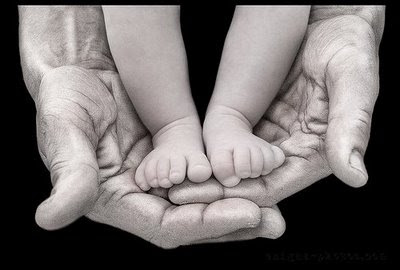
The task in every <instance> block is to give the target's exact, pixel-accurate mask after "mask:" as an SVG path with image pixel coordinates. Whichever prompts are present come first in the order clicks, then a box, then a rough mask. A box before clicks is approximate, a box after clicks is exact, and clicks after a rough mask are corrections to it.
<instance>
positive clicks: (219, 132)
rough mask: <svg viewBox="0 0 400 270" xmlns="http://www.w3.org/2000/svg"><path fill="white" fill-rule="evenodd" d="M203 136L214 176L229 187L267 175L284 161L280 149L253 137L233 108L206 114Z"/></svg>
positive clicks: (248, 124)
mask: <svg viewBox="0 0 400 270" xmlns="http://www.w3.org/2000/svg"><path fill="white" fill-rule="evenodd" d="M203 136H204V141H205V144H206V148H207V156H208V158H209V160H210V163H211V167H212V171H213V174H214V176H215V178H216V179H217V180H218V181H219V182H221V184H223V185H224V186H226V187H233V186H235V185H237V184H238V183H239V182H240V179H245V178H249V177H250V178H256V177H259V176H261V175H267V174H269V173H270V172H271V171H272V170H273V169H274V168H277V167H279V166H280V165H282V163H283V162H284V160H285V156H284V154H283V152H282V150H281V149H280V148H279V147H276V146H274V145H272V144H269V143H268V142H266V141H264V140H263V139H261V138H259V137H257V136H255V135H254V134H252V127H251V124H250V122H249V121H247V119H246V118H245V117H244V116H243V115H242V114H241V113H239V112H238V111H236V110H234V109H231V108H225V107H221V108H215V109H213V110H212V111H210V112H209V113H207V116H206V120H205V122H204V127H203Z"/></svg>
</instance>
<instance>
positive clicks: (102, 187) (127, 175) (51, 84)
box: [36, 66, 284, 248]
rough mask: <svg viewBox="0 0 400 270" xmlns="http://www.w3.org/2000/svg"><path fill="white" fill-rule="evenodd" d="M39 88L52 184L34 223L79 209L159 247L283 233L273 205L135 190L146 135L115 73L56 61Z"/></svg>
mask: <svg viewBox="0 0 400 270" xmlns="http://www.w3.org/2000/svg"><path fill="white" fill-rule="evenodd" d="M39 93H40V94H39V96H38V97H37V110H38V114H37V118H38V119H37V120H38V121H37V122H38V144H39V150H40V154H41V156H42V159H43V161H44V162H45V164H46V166H47V167H48V168H49V170H50V172H51V174H52V175H51V178H52V181H53V185H54V189H53V192H52V195H51V196H50V198H49V199H47V200H46V201H44V202H43V203H42V204H41V205H40V206H39V207H38V209H37V212H36V221H37V223H38V224H39V225H40V226H41V227H44V228H46V229H57V228H60V227H62V226H65V225H67V224H69V223H71V222H72V221H74V220H75V219H77V218H79V217H80V216H82V215H86V216H87V217H89V218H90V219H92V220H94V221H97V222H101V223H105V224H109V225H111V226H115V227H118V228H120V229H123V230H125V231H128V232H130V233H132V234H134V235H137V236H139V237H142V238H144V239H146V240H148V241H150V242H152V243H154V244H156V245H159V246H162V247H166V248H171V247H176V246H179V245H182V244H189V243H194V242H198V241H204V240H207V239H208V241H210V239H212V241H227V240H236V239H251V238H255V237H259V236H263V237H269V238H276V237H279V236H280V235H281V234H282V233H283V231H284V221H283V219H282V217H281V215H280V214H279V212H278V211H277V210H274V209H270V208H264V209H262V210H261V209H260V208H259V207H258V206H256V205H255V204H254V203H252V202H250V201H247V200H244V199H228V200H221V201H218V202H215V203H212V204H209V205H208V204H199V203H197V204H192V205H185V206H178V207H177V206H175V205H172V204H171V203H170V202H168V201H167V200H165V199H163V197H165V196H166V194H165V190H164V191H161V192H158V193H157V191H155V192H156V195H157V196H154V195H151V194H146V193H143V192H142V191H141V190H140V189H139V188H138V187H137V186H136V184H135V183H134V178H133V177H134V175H135V171H136V168H137V167H138V165H139V164H140V162H141V161H142V159H143V158H144V157H145V156H146V155H147V154H148V153H149V152H150V151H151V149H152V144H151V138H150V135H149V134H148V132H147V131H146V128H145V127H144V126H143V125H142V124H141V122H140V120H139V118H138V116H137V114H136V112H135V111H134V109H133V106H132V104H131V102H130V100H129V98H128V97H127V94H126V92H125V90H124V89H123V87H122V84H121V81H120V79H119V76H118V74H117V73H116V72H114V71H103V70H88V69H83V68H80V67H73V66H66V67H61V68H57V69H54V70H51V71H50V72H49V73H47V74H46V75H45V76H44V78H43V80H42V84H41V89H40V92H39ZM227 220H229V221H230V222H229V223H227V222H226V221H227ZM271 224H274V226H271Z"/></svg>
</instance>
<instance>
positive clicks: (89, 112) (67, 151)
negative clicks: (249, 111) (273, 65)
mask: <svg viewBox="0 0 400 270" xmlns="http://www.w3.org/2000/svg"><path fill="white" fill-rule="evenodd" d="M19 12H20V23H19V26H20V38H19V40H20V52H21V66H22V69H23V71H24V80H25V82H26V85H27V88H28V90H29V93H30V94H31V96H32V98H33V100H34V101H35V103H36V108H37V119H38V121H37V131H38V132H37V134H38V138H37V140H38V145H39V151H40V154H41V157H42V159H43V161H44V163H45V164H46V166H47V167H48V169H49V171H50V176H51V181H52V184H53V186H54V189H53V191H52V192H51V195H50V196H49V198H48V199H47V200H45V201H44V202H43V203H42V204H40V206H39V207H38V209H37V212H36V222H37V223H38V225H39V226H41V227H42V228H44V229H47V230H54V229H60V228H62V227H64V226H67V225H68V224H70V223H72V222H74V221H75V220H76V219H78V218H79V217H81V216H83V215H86V216H87V217H89V218H90V219H91V220H93V221H96V222H101V223H105V224H108V225H110V226H114V227H118V228H120V229H122V230H125V231H127V232H130V233H132V234H134V235H137V236H139V237H142V238H144V239H146V240H147V241H150V242H152V243H154V244H156V245H158V246H161V247H164V248H171V247H176V246H179V245H187V244H190V243H193V242H196V243H198V242H203V241H204V240H207V241H233V240H243V239H252V238H255V237H268V238H276V237H278V236H279V235H281V234H282V233H283V231H284V227H285V226H284V221H283V218H282V216H281V215H280V213H279V211H277V210H274V209H272V208H266V207H262V208H261V209H259V208H257V207H255V205H254V204H253V205H251V204H249V203H248V201H247V200H242V199H239V198H247V199H249V200H251V201H253V202H255V203H256V204H257V205H259V206H265V205H271V204H274V203H276V202H278V201H280V200H282V199H284V198H286V197H288V196H290V195H292V194H294V193H296V192H298V191H300V190H302V189H304V188H306V187H308V186H309V185H311V184H312V183H314V182H316V181H318V180H320V179H322V178H324V177H326V176H327V175H328V174H330V173H334V174H335V175H336V176H337V177H338V178H339V179H341V180H342V181H343V182H344V183H346V184H348V185H350V186H353V187H360V186H362V185H364V184H365V183H366V182H367V175H368V174H367V171H366V170H365V166H364V163H363V160H362V158H363V155H364V153H365V151H366V150H367V145H368V138H369V136H368V134H369V132H370V127H371V125H370V123H371V120H372V119H371V115H372V111H373V109H374V104H375V100H376V98H377V95H378V86H379V83H378V78H379V74H378V68H377V67H378V59H379V57H378V51H379V43H380V40H381V38H382V33H383V29H384V21H385V8H384V7H382V6H377V7H375V6H356V7H353V6H332V7H329V6H323V7H321V6H314V7H313V11H312V12H311V16H310V22H309V26H308V31H307V34H306V37H305V40H304V42H303V44H304V45H303V49H301V50H300V52H299V55H298V56H297V58H296V62H295V64H294V65H293V67H292V68H291V72H290V74H291V75H289V76H288V77H287V78H286V82H285V83H284V86H283V87H282V89H281V93H280V94H279V96H278V97H277V98H276V99H275V100H274V102H273V104H272V105H271V108H270V109H269V111H268V112H267V113H266V114H265V116H264V117H263V118H262V119H261V120H260V122H259V123H258V125H257V127H256V130H255V132H256V134H257V135H259V136H260V137H261V138H263V139H265V140H268V141H274V142H275V143H276V145H280V146H281V147H282V148H283V149H284V151H285V155H286V156H287V157H286V159H287V160H286V162H285V163H284V165H283V166H281V167H280V168H279V169H277V170H274V172H273V173H271V174H269V175H268V176H266V177H263V178H258V179H255V180H249V181H242V182H241V183H240V184H239V185H238V186H236V187H234V188H223V187H221V185H220V184H219V182H217V181H215V180H213V179H210V181H206V182H204V185H205V184H207V185H208V186H200V185H199V184H193V183H190V182H187V183H186V184H188V185H178V186H174V187H173V188H172V189H171V190H170V191H172V192H169V197H170V200H172V201H173V202H175V203H176V202H178V201H180V202H181V203H186V202H191V204H190V207H185V206H176V205H171V204H169V203H168V202H167V201H166V200H163V199H162V198H160V197H157V196H153V195H150V194H146V193H143V192H142V191H141V190H140V189H139V188H137V187H136V185H135V183H134V182H133V181H131V179H132V176H131V174H132V172H134V171H135V170H136V167H137V165H138V164H139V163H140V162H141V160H142V158H143V157H144V156H146V154H147V151H150V149H151V145H150V136H148V133H147V132H146V130H145V128H144V126H143V125H141V123H140V121H139V120H138V117H137V115H136V113H135V111H134V109H133V107H132V104H131V103H130V101H129V98H126V96H127V94H126V91H125V90H124V89H123V87H122V84H121V83H120V79H119V76H118V73H116V68H115V65H114V63H113V61H112V57H111V53H110V51H109V49H108V44H107V42H106V35H105V29H104V21H103V15H102V11H101V8H100V7H95V6H85V7H81V6H79V7H78V6H68V7H58V6H44V7H36V6H35V7H21V8H20V11H19ZM321 40H322V41H324V42H321ZM66 45H73V46H66ZM344 48H345V49H344ZM339 50H340V53H338V51H339ZM346 55H347V56H352V57H344V56H346ZM340 60H342V61H340ZM328 63H330V64H329V69H326V68H327V67H328ZM82 69H84V70H82ZM349 70H350V71H351V70H352V71H353V72H349ZM360 70H363V72H359V71H360ZM324 71H327V73H324ZM71 72H73V74H71ZM77 72H78V74H84V75H85V76H77ZM88 74H91V75H90V76H89V75H88ZM354 74H356V75H357V76H354ZM325 75H328V77H329V78H330V79H329V80H328V79H327V78H326V77H325ZM44 77H45V78H46V81H47V83H46V84H44V83H43V84H42V82H43V81H44ZM62 77H65V78H66V79H62V80H60V78H62ZM305 79H307V80H311V81H317V82H318V83H319V84H320V83H325V82H326V83H327V84H326V86H327V87H328V88H327V89H323V90H324V93H325V95H326V96H327V95H328V94H329V96H331V97H334V100H335V103H330V104H329V106H327V104H325V105H326V106H325V105H322V106H321V103H324V102H325V100H326V99H321V98H311V99H309V100H307V97H308V96H310V95H309V94H311V95H312V94H313V93H315V94H318V93H319V92H318V91H314V90H313V87H315V84H310V83H308V84H306V87H304V84H303V81H304V80H305ZM332 79H334V80H333V81H332ZM93 80H95V81H96V83H95V85H96V84H98V86H97V87H96V86H95V87H93V86H94V85H93V84H92V83H89V84H88V83H87V82H88V81H90V82H93ZM51 81H53V84H52V83H50V84H49V82H51ZM115 82H117V83H115ZM103 84H104V85H105V86H106V87H107V88H108V90H107V91H105V92H101V93H102V94H106V95H105V97H106V96H108V95H109V94H112V95H113V96H114V97H113V98H111V99H109V98H104V97H103V100H104V101H105V103H104V104H105V105H107V106H102V107H101V108H100V109H99V107H97V106H94V105H93V104H91V103H88V102H86V101H87V98H86V97H87V96H89V97H91V98H93V97H95V96H96V95H98V94H96V93H97V92H98V91H94V90H98V89H102V88H103V87H104V85H103ZM40 85H43V87H39V86H40ZM102 85H103V86H102ZM46 86H47V87H46ZM71 86H73V87H71ZM65 90H68V91H65ZM53 93H54V94H53ZM72 93H74V94H78V93H82V95H79V97H78V98H77V99H76V104H75V105H74V102H72V103H71V102H65V101H66V99H65V98H63V97H65V96H66V95H71V94H72ZM101 93H99V94H101ZM39 96H40V97H41V98H39ZM100 96H101V95H100ZM46 97H47V98H46ZM317 97H318V95H317ZM96 100H97V99H96ZM347 100H352V101H353V102H352V104H351V105H352V106H351V108H350V109H351V112H352V113H351V114H342V115H341V117H335V118H333V120H332V119H328V115H331V112H332V114H334V115H340V111H341V110H342V112H343V113H345V112H348V111H349V108H346V107H345V108H343V106H340V107H338V106H337V105H338V104H341V103H342V102H344V101H347ZM325 103H326V102H325ZM303 104H307V106H303ZM288 106H292V107H293V108H294V109H295V111H293V110H288V109H287V108H288ZM110 108H111V109H112V111H113V110H114V113H112V114H115V111H117V112H118V120H116V121H111V122H110V118H109V117H106V116H109V115H110V114H109V112H110ZM113 108H114V109H113ZM82 109H84V110H82ZM101 109H102V110H101ZM307 110H311V111H312V112H314V113H316V114H319V115H321V117H323V118H324V119H323V120H322V121H323V123H324V124H323V125H324V126H325V127H326V128H325V130H323V132H320V131H319V132H318V130H312V132H311V133H301V129H300V128H299V126H300V123H299V121H300V120H301V117H300V116H301V115H302V113H303V112H304V111H307ZM324 111H328V112H329V114H326V113H325V114H324ZM362 111H364V112H365V111H367V112H369V113H368V114H365V113H364V114H362V113H360V112H362ZM333 112H334V113H333ZM78 116H80V117H78ZM82 117H83V118H84V119H86V118H87V119H88V120H89V121H88V122H82ZM305 120H306V121H308V119H305ZM313 121H316V124H318V123H320V122H321V120H320V119H315V118H312V119H310V120H309V122H308V123H307V126H309V127H318V128H320V125H314V124H313ZM58 122H60V123H58ZM366 122H367V123H369V124H368V125H365V123H366ZM46 123H53V124H51V125H49V124H46ZM92 128H93V129H92ZM115 128H116V129H118V131H119V132H118V134H119V136H118V140H117V141H118V143H105V142H110V139H113V136H112V132H111V133H110V132H107V133H105V134H103V133H98V132H101V131H104V130H114V129H115ZM60 130H62V131H63V132H61V133H60ZM293 131H294V132H293ZM60 134H61V136H60ZM65 134H71V135H72V136H68V137H67V138H66V137H65V136H64V135H65ZM144 135H145V136H144ZM339 135H340V136H339ZM320 136H321V137H325V136H326V137H329V138H330V139H329V140H327V141H326V142H324V144H322V145H321V140H320V139H319V138H318V137H320ZM69 138H71V140H69ZM66 139H67V140H66ZM89 140H90V143H92V144H93V146H94V147H96V148H95V149H88V153H89V154H88V155H81V154H79V153H85V151H84V150H83V149H82V147H81V146H87V145H89V144H90V143H89ZM111 141H112V140H111ZM283 144H284V146H283ZM143 145H145V146H146V147H143ZM75 146H78V147H75ZM103 146H106V147H104V148H103ZM318 146H319V148H317V147H318ZM97 148H99V149H100V148H103V150H102V151H101V152H103V153H105V152H107V153H110V154H109V155H101V156H100V157H97V159H96V153H98V152H97ZM315 149H317V151H316V150H315ZM326 149H330V150H329V151H326ZM352 149H357V151H359V154H358V155H355V156H354V157H352V155H353V151H352ZM95 151H96V152H95ZM112 154H117V155H118V156H120V158H116V157H115V156H114V155H112ZM93 156H94V159H95V160H94V161H92V159H93ZM288 156H289V157H288ZM357 158H358V161H357V162H355V161H356V160H357ZM61 160H62V161H63V166H54V165H56V164H58V165H60V161H61ZM97 163H98V164H97ZM110 163H111V164H112V166H110ZM88 164H95V166H96V167H97V166H98V167H99V168H98V172H97V173H98V174H99V175H92V174H90V175H89V174H88V169H90V168H88V166H87V165H88ZM96 164H97V165H96ZM357 164H358V165H357ZM127 168H128V169H127ZM97 178H99V179H101V181H100V180H98V179H97ZM71 186H74V188H71ZM174 188H177V189H174ZM216 192H217V193H216ZM222 198H232V199H229V201H228V200H222ZM216 200H217V203H213V204H208V203H207V204H200V203H194V202H212V201H216ZM235 200H236V201H235ZM204 207H206V209H207V211H204ZM211 208H212V211H210V210H211ZM257 209H258V210H257ZM172 210H174V211H172ZM177 210H179V211H177ZM304 210H306V209H304V208H301V207H300V208H299V209H298V211H304ZM306 211H307V210H306ZM260 212H261V213H260ZM249 213H251V214H250V215H249ZM260 214H262V218H261V221H260V219H259V218H257V217H259V216H260ZM194 217H196V218H194ZM334 218H335V217H334ZM339 218H340V217H339ZM165 220H168V222H165ZM257 220H258V221H257ZM257 222H260V223H257ZM255 224H258V225H255ZM228 225H229V226H228ZM254 226H257V227H254ZM232 227H234V229H233V228H232ZM233 230H236V231H234V232H233ZM188 231H190V233H187V232H188ZM378 233H379V232H378ZM216 234H219V235H220V237H218V238H216V237H217V236H216ZM199 239H203V240H199ZM210 239H211V240H210Z"/></svg>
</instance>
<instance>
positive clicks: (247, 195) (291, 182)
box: [168, 155, 331, 207]
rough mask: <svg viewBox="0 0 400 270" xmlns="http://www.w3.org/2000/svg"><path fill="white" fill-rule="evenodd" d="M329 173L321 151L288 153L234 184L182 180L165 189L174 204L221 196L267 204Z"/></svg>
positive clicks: (219, 197) (206, 201) (219, 198)
mask: <svg viewBox="0 0 400 270" xmlns="http://www.w3.org/2000/svg"><path fill="white" fill-rule="evenodd" d="M330 173H331V170H330V168H329V167H328V166H327V165H326V161H324V160H323V159H322V157H321V156H320V155H313V156H310V157H308V159H304V158H301V157H296V156H289V157H287V158H286V161H285V163H284V164H283V165H282V166H281V167H279V168H276V169H275V170H273V171H272V172H271V173H270V174H268V175H266V176H263V177H259V178H255V179H245V180H242V181H241V182H240V183H239V184H238V185H237V186H235V187H232V188H227V187H224V186H222V185H221V184H220V183H219V182H217V181H215V180H212V179H210V180H208V181H206V182H205V183H199V184H196V185H194V184H192V183H189V182H184V183H182V184H181V185H177V186H173V187H172V188H171V189H170V190H169V193H168V197H169V199H170V200H171V201H172V202H173V203H175V204H185V203H194V202H202V203H210V202H213V201H216V200H221V199H223V198H238V197H239V198H244V199H247V200H250V201H252V202H254V203H256V204H257V205H258V206H262V207H269V206H271V205H274V204H276V203H277V202H279V201H281V200H283V199H285V198H287V197H289V196H291V195H292V194H294V193H296V192H298V191H300V190H302V189H304V188H306V187H308V186H310V185H311V184H313V183H315V182H316V181H318V180H320V179H322V178H324V177H326V176H328V175H329V174H330Z"/></svg>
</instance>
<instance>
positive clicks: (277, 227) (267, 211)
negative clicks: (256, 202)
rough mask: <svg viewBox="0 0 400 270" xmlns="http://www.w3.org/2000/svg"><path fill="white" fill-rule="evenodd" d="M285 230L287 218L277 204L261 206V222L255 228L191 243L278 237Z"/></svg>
mask: <svg viewBox="0 0 400 270" xmlns="http://www.w3.org/2000/svg"><path fill="white" fill-rule="evenodd" d="M285 230H286V223H285V220H284V218H283V216H282V214H281V212H280V211H279V209H278V207H277V206H276V205H275V206H273V207H272V208H268V207H266V208H261V222H260V225H259V226H257V227H255V228H249V229H242V230H239V231H236V232H232V233H230V234H227V235H224V236H221V237H218V238H210V239H202V240H200V241H195V242H193V243H191V244H202V243H219V242H231V241H240V240H250V239H254V238H258V237H262V238H269V239H277V238H279V237H280V236H282V235H283V233H284V232H285Z"/></svg>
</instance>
